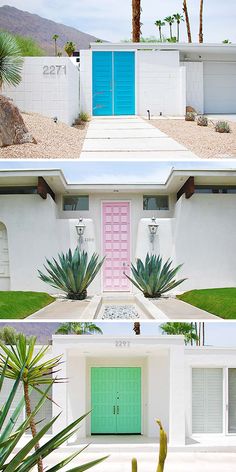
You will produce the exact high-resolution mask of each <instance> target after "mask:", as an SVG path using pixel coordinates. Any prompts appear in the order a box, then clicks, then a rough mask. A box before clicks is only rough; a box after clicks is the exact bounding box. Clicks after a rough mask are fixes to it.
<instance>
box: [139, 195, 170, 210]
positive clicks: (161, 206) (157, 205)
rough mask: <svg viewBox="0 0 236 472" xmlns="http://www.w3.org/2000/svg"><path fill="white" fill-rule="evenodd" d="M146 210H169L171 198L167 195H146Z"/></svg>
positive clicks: (144, 207) (144, 197)
mask: <svg viewBox="0 0 236 472" xmlns="http://www.w3.org/2000/svg"><path fill="white" fill-rule="evenodd" d="M143 209H144V210H169V198H168V196H167V195H144V196H143Z"/></svg>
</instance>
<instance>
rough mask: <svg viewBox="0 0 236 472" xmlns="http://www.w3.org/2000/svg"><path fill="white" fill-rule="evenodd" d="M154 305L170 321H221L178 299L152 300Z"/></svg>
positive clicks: (217, 317)
mask: <svg viewBox="0 0 236 472" xmlns="http://www.w3.org/2000/svg"><path fill="white" fill-rule="evenodd" d="M152 303H154V305H155V306H156V307H157V308H159V310H161V311H162V312H163V313H164V314H165V315H166V317H167V318H168V319H170V320H175V321H179V320H181V321H182V320H218V321H219V320H220V319H221V318H219V316H216V315H212V314H211V313H209V312H208V311H205V310H201V309H200V308H197V307H196V306H193V305H190V304H189V303H185V302H182V300H178V299H177V298H164V297H163V298H160V299H159V300H152Z"/></svg>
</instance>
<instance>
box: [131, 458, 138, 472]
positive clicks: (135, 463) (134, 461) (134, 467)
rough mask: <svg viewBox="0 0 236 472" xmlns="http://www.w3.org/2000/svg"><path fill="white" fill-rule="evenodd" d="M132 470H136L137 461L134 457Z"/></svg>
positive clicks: (135, 471) (136, 471) (133, 471)
mask: <svg viewBox="0 0 236 472" xmlns="http://www.w3.org/2000/svg"><path fill="white" fill-rule="evenodd" d="M132 472H138V463H137V459H135V457H134V458H133V459H132Z"/></svg>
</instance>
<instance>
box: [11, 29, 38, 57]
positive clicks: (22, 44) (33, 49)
mask: <svg viewBox="0 0 236 472" xmlns="http://www.w3.org/2000/svg"><path fill="white" fill-rule="evenodd" d="M15 38H16V41H17V43H18V45H19V48H20V50H21V55H22V56H45V51H44V50H43V49H42V48H41V47H40V46H39V44H38V43H37V42H36V41H35V40H34V39H32V38H29V37H26V36H20V35H18V34H17V35H15Z"/></svg>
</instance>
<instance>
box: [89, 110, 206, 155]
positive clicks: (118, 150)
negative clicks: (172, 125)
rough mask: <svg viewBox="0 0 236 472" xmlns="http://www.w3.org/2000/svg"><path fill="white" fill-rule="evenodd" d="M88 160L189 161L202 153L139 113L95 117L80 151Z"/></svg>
mask: <svg viewBox="0 0 236 472" xmlns="http://www.w3.org/2000/svg"><path fill="white" fill-rule="evenodd" d="M80 159H81V160H86V161H109V162H111V161H127V160H134V161H158V160H168V161H189V160H199V157H198V156H196V155H195V154H193V153H192V152H191V151H189V150H188V149H187V148H185V147H184V146H183V145H182V144H179V143H178V142H177V141H175V140H174V139H172V138H170V137H169V136H167V135H166V134H165V133H163V132H162V131H160V130H159V129H157V128H156V127H155V126H153V125H151V124H150V123H149V122H148V121H146V120H144V119H142V118H140V117H138V116H132V117H107V118H106V117H101V118H93V119H92V120H91V122H90V123H89V126H88V130H87V134H86V137H85V140H84V144H83V147H82V152H81V154H80Z"/></svg>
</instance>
